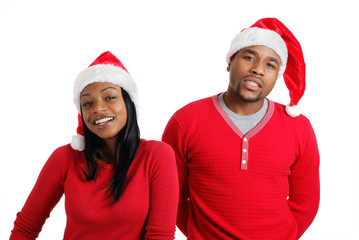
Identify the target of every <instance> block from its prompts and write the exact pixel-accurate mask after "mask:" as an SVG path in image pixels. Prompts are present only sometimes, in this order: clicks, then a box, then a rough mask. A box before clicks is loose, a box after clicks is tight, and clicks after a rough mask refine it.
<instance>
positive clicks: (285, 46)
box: [226, 18, 305, 117]
mask: <svg viewBox="0 0 359 240" xmlns="http://www.w3.org/2000/svg"><path fill="white" fill-rule="evenodd" d="M255 45H261V46H266V47H269V48H271V49H272V50H273V51H275V52H276V53H277V54H278V56H279V57H280V59H281V66H280V68H279V72H278V78H280V77H281V76H283V78H284V82H285V84H286V86H287V88H288V90H289V96H290V103H289V104H288V105H287V107H286V112H287V113H288V115H290V116H291V117H296V116H299V115H300V112H299V110H298V108H297V104H298V102H299V100H300V99H301V97H302V96H303V94H304V91H305V62H304V57H303V52H302V48H301V46H300V43H299V42H298V40H297V39H296V38H295V36H294V35H293V34H292V33H291V31H290V30H289V29H288V28H287V27H286V26H285V25H284V24H283V23H282V22H280V21H279V20H278V19H276V18H263V19H260V20H258V21H257V22H256V23H254V24H253V25H252V26H251V27H249V28H246V29H244V30H242V31H241V32H240V33H238V34H237V35H236V36H235V37H234V39H233V40H232V42H231V46H230V48H229V51H228V53H227V56H226V61H227V63H229V62H230V61H231V59H232V57H233V56H234V55H235V53H237V52H238V51H239V50H240V49H242V48H246V47H250V46H255Z"/></svg>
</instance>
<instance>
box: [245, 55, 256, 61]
mask: <svg viewBox="0 0 359 240" xmlns="http://www.w3.org/2000/svg"><path fill="white" fill-rule="evenodd" d="M244 59H247V60H250V61H253V60H254V58H252V57H251V56H244Z"/></svg>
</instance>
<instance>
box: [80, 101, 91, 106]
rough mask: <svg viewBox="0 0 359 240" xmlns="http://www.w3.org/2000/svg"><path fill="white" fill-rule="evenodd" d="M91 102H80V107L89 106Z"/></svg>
mask: <svg viewBox="0 0 359 240" xmlns="http://www.w3.org/2000/svg"><path fill="white" fill-rule="evenodd" d="M91 104H92V102H84V103H83V104H82V107H89V106H91Z"/></svg>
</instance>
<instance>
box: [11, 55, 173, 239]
mask: <svg viewBox="0 0 359 240" xmlns="http://www.w3.org/2000/svg"><path fill="white" fill-rule="evenodd" d="M74 102H75V105H76V107H77V109H78V111H79V126H78V129H77V133H78V135H77V136H75V137H74V138H73V140H72V142H71V145H70V144H69V145H66V146H62V147H60V148H58V149H57V150H55V151H54V152H53V154H52V155H51V156H50V158H49V159H48V161H47V162H46V164H45V166H44V167H43V169H42V171H41V173H40V175H39V178H38V180H37V182H36V184H35V186H34V188H33V190H32V192H31V194H30V195H29V197H28V199H27V201H26V203H25V205H24V207H23V209H22V210H21V212H19V213H18V214H17V218H16V221H15V224H14V229H13V230H12V235H11V236H10V239H35V238H37V236H38V234H39V232H40V231H41V228H42V226H43V224H44V222H45V220H46V219H47V218H48V217H49V214H50V212H51V210H52V209H53V207H54V206H55V205H56V204H57V203H58V201H59V200H60V198H61V196H62V195H63V194H65V209H66V215H67V224H66V229H65V233H64V239H76V240H78V239H86V240H90V239H96V240H99V239H106V240H108V239H126V240H127V239H129V240H130V239H174V232H175V221H176V214H177V204H178V179H177V170H176V165H175V159H174V153H173V151H172V149H171V148H170V147H169V146H168V145H166V144H165V143H162V142H157V141H146V140H143V139H140V136H139V128H138V125H137V115H138V96H137V87H136V84H135V82H134V81H133V79H132V77H131V76H130V75H129V74H128V72H127V70H126V69H125V67H124V66H123V65H122V63H121V62H120V61H119V60H118V59H117V58H116V57H115V56H114V55H112V54H111V53H110V52H105V53H103V54H102V55H100V56H99V57H98V58H97V59H96V60H95V61H94V62H93V63H92V64H91V65H90V66H89V67H88V68H86V69H85V70H84V71H82V72H81V73H80V74H79V76H78V77H77V79H76V81H75V85H74Z"/></svg>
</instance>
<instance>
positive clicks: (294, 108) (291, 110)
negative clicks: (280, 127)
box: [285, 105, 300, 117]
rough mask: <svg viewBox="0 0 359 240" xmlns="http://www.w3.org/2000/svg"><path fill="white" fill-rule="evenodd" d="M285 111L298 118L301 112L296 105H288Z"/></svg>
mask: <svg viewBox="0 0 359 240" xmlns="http://www.w3.org/2000/svg"><path fill="white" fill-rule="evenodd" d="M285 111H286V112H287V113H288V115H289V116H291V117H298V116H299V115H300V110H299V107H298V106H297V105H294V106H289V105H287V106H286V107H285Z"/></svg>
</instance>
